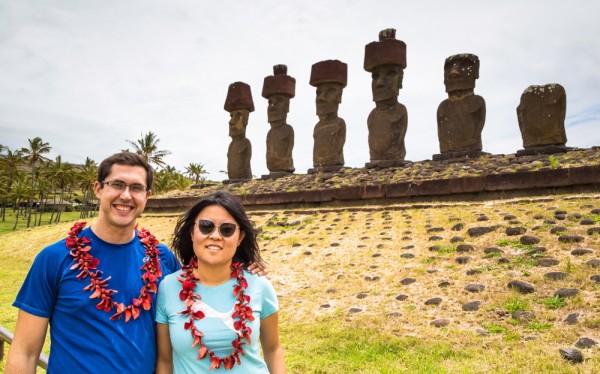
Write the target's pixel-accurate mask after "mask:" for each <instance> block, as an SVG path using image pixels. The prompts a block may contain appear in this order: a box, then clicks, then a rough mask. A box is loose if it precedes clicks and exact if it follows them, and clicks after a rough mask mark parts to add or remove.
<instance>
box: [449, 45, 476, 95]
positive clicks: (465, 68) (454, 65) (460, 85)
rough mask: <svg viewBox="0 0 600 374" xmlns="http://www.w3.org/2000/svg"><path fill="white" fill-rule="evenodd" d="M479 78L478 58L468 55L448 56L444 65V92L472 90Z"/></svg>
mask: <svg viewBox="0 0 600 374" xmlns="http://www.w3.org/2000/svg"><path fill="white" fill-rule="evenodd" d="M478 78H479V58H478V57H477V56H475V55H473V54H470V53H461V54H458V55H454V56H450V57H448V58H447V59H446V62H445V63H444V85H445V86H446V92H448V93H450V92H454V91H464V90H471V91H472V90H474V89H475V80H476V79H478Z"/></svg>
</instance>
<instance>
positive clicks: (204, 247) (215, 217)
mask: <svg viewBox="0 0 600 374" xmlns="http://www.w3.org/2000/svg"><path fill="white" fill-rule="evenodd" d="M200 221H202V225H203V228H204V229H205V231H210V229H211V226H212V228H213V230H212V232H209V233H202V232H201V230H200V227H199V224H198V222H200ZM211 222H212V223H213V225H211ZM223 224H234V225H235V226H236V227H235V228H233V229H232V227H231V225H229V226H230V227H227V226H228V225H225V226H221V225H223ZM232 231H233V234H232V235H231V236H226V235H227V234H229V233H231V232H232ZM221 232H223V233H224V234H225V235H223V234H222V233H221ZM242 239H244V233H243V232H242V231H241V230H240V228H239V227H238V223H237V222H236V221H235V220H234V219H233V217H232V216H231V214H229V212H228V211H227V210H226V209H225V208H223V207H222V206H220V205H210V206H207V207H206V208H204V209H203V210H202V211H201V212H200V213H199V214H198V216H197V217H196V223H195V224H194V229H193V230H192V243H193V246H194V254H195V255H196V257H197V258H198V265H201V264H204V265H209V266H219V265H227V266H229V265H230V264H231V261H232V259H233V256H234V255H235V251H236V249H237V247H238V245H239V244H240V243H241V242H242Z"/></svg>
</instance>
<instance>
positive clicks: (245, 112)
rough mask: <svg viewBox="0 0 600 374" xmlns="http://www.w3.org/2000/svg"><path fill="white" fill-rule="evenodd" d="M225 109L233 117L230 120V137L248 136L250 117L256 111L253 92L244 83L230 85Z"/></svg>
mask: <svg viewBox="0 0 600 374" xmlns="http://www.w3.org/2000/svg"><path fill="white" fill-rule="evenodd" d="M224 108H225V110H226V111H228V112H229V113H230V115H231V118H230V120H229V136H231V137H234V136H238V135H245V134H246V126H248V117H249V115H250V112H253V111H254V102H253V101H252V91H251V90H250V86H249V85H248V84H246V83H244V82H235V83H232V84H230V85H229V88H228V90H227V97H226V98H225V105H224Z"/></svg>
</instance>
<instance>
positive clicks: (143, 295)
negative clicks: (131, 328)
mask: <svg viewBox="0 0 600 374" xmlns="http://www.w3.org/2000/svg"><path fill="white" fill-rule="evenodd" d="M85 225H86V222H76V223H75V224H74V225H73V227H72V228H71V230H70V231H69V235H68V236H67V239H66V240H67V248H69V249H70V250H71V252H70V255H71V256H72V257H73V262H74V264H73V265H72V266H71V268H70V270H75V269H80V270H81V271H80V272H79V274H77V278H79V279H85V278H86V277H90V284H89V285H87V286H86V287H85V288H84V289H83V291H92V292H93V293H92V295H91V296H90V299H97V298H99V299H100V302H99V303H98V304H97V305H96V309H102V310H103V311H105V312H107V313H108V312H110V311H111V310H112V309H113V308H116V310H117V311H116V313H115V314H113V315H112V316H111V317H110V319H111V320H113V321H114V320H117V319H119V318H120V317H121V316H122V315H124V316H125V322H128V321H129V320H130V319H131V318H133V319H136V318H138V317H139V315H140V312H141V308H143V310H150V307H151V305H152V294H153V293H156V291H157V289H158V287H157V285H156V283H157V281H158V279H159V278H160V277H161V276H162V272H161V270H160V261H159V254H160V250H159V249H158V244H159V241H158V240H157V239H156V238H155V237H154V235H152V234H151V233H150V231H148V230H147V229H141V230H139V231H138V233H137V236H138V237H139V238H140V241H141V242H142V244H143V245H144V247H145V248H146V253H145V257H144V265H142V267H141V269H142V271H143V272H144V273H143V274H142V280H143V281H144V285H143V286H142V288H141V289H140V295H139V296H138V297H137V298H134V299H133V301H132V302H131V304H130V305H127V306H125V305H124V304H122V303H117V302H116V301H114V300H113V299H112V295H114V294H115V293H117V292H118V291H116V290H111V289H108V288H107V286H108V280H109V279H110V277H107V278H106V279H102V271H101V270H97V268H98V265H100V260H98V259H97V258H95V257H94V256H92V255H91V254H90V251H91V250H92V247H91V246H90V245H89V244H90V242H91V241H90V239H89V238H87V237H85V236H82V237H79V236H78V235H79V233H80V232H81V230H83V228H84V227H85Z"/></svg>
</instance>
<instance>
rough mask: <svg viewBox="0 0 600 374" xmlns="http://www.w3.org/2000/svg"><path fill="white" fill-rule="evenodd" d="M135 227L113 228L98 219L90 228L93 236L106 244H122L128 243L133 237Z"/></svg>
mask: <svg viewBox="0 0 600 374" xmlns="http://www.w3.org/2000/svg"><path fill="white" fill-rule="evenodd" d="M134 228H135V225H131V226H125V227H115V226H114V225H109V224H107V223H106V222H104V221H103V220H102V219H98V220H97V221H96V222H94V223H93V224H92V226H91V229H92V231H93V232H94V234H95V235H96V236H97V237H99V238H100V239H102V240H104V241H105V242H107V243H112V244H124V243H129V242H130V241H131V239H133V237H134V235H135V231H134Z"/></svg>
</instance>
